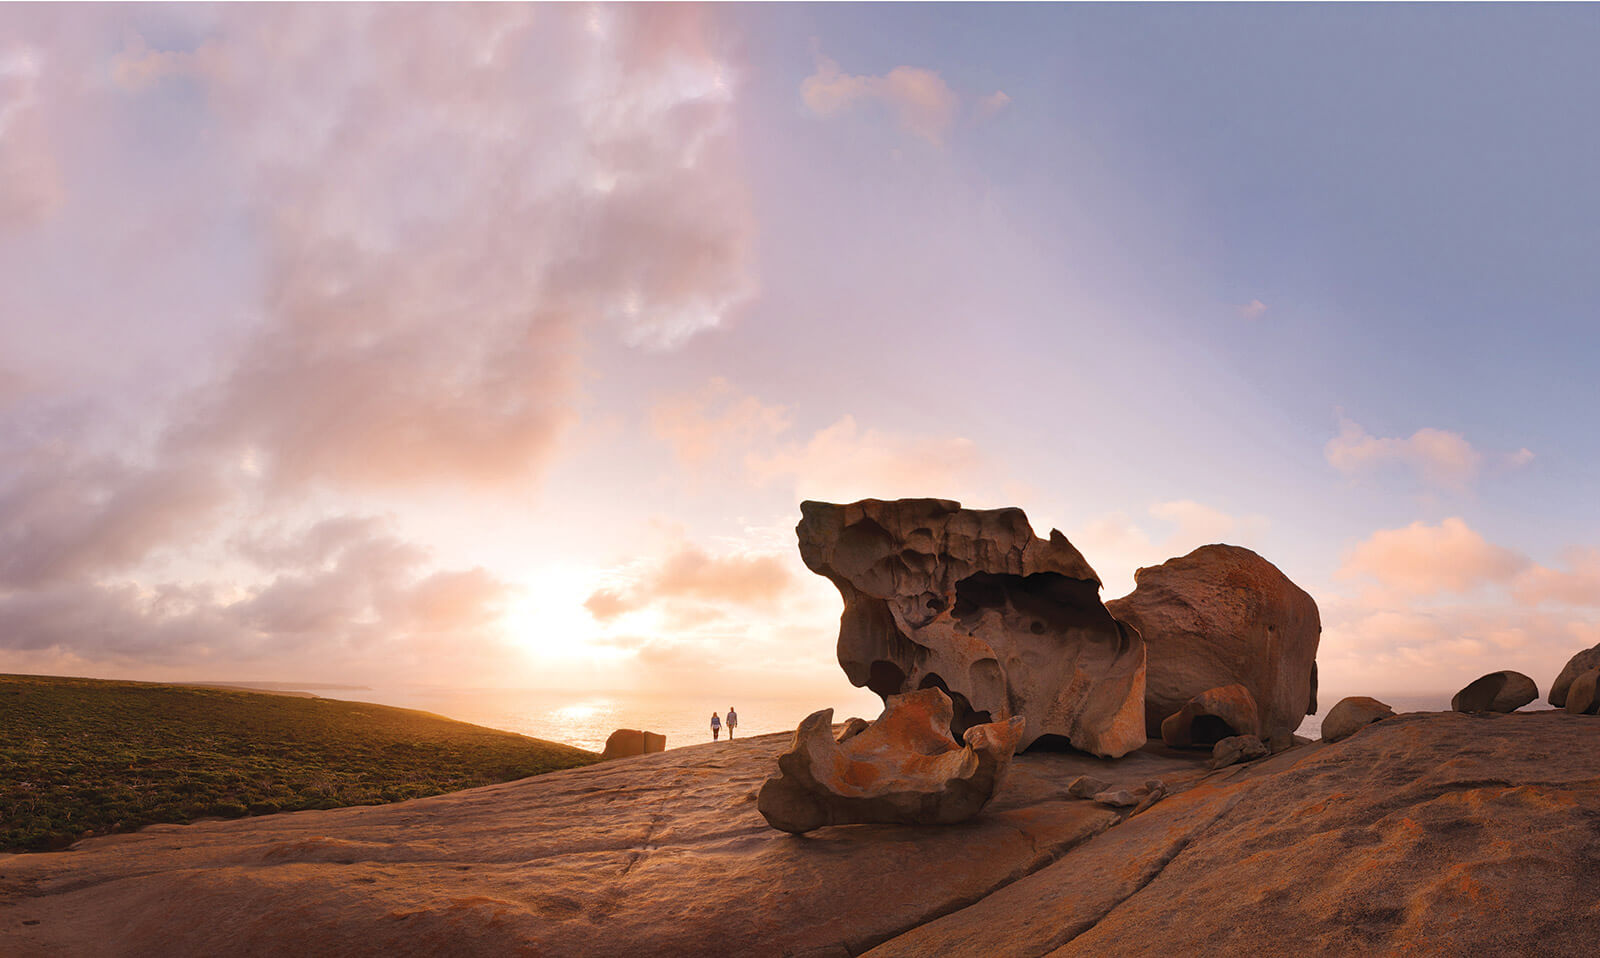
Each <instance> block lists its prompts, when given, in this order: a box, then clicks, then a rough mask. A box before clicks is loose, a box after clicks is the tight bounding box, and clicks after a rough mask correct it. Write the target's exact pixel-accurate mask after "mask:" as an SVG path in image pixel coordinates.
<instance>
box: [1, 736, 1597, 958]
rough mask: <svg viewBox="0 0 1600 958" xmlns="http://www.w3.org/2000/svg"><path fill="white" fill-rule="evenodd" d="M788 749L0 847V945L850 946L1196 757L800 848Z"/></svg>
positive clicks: (1180, 780) (669, 955) (85, 952)
mask: <svg viewBox="0 0 1600 958" xmlns="http://www.w3.org/2000/svg"><path fill="white" fill-rule="evenodd" d="M1569 724H1579V723H1569ZM792 741H793V734H792V733H786V734H783V735H762V736H751V737H749V738H747V739H746V738H740V739H736V740H735V741H734V742H731V743H729V742H716V743H712V742H706V743H704V744H696V745H690V746H684V747H677V748H672V749H670V750H668V751H667V752H665V753H662V754H658V755H645V756H640V757H638V758H632V759H628V760H626V761H620V762H601V763H599V764H597V765H593V766H590V767H588V768H584V769H574V770H571V771H563V772H553V773H550V774H546V775H539V776H536V777H534V778H529V779H524V780H521V781H516V782H507V783H504V784H501V785H492V786H488V787H485V788H478V789H473V790H470V791H463V792H455V793H451V794H448V795H439V796H436V797H433V798H426V799H419V800H416V801H410V802H401V803H397V804H391V805H375V806H363V807H357V808H343V809H336V810H331V811H309V812H296V813H294V814H285V815H268V816H264V817H258V818H246V819H237V820H233V821H218V822H202V823H199V824H196V825H190V826H183V827H177V826H156V827H153V828H148V829H145V830H144V831H141V832H139V833H137V834H130V835H118V836H113V837H108V838H98V839H92V840H90V841H88V842H85V843H82V844H80V845H79V846H78V847H77V848H76V849H75V850H73V851H70V852H62V853H56V854H41V855H10V856H4V858H3V859H0V861H3V862H4V865H3V867H0V955H5V956H7V958H10V956H12V955H17V956H30V958H31V956H35V955H38V956H41V958H49V956H61V958H68V956H70V958H109V956H119V958H128V956H145V955H160V956H162V958H209V956H216V955H337V956H339V958H392V956H395V955H451V956H455V955H461V956H480V955H481V956H491V955H540V956H544V958H588V956H594V955H641V956H651V958H690V956H694V958H703V956H708V955H775V956H776V955H785V954H791V955H799V954H813V955H818V956H822V955H844V954H859V953H861V952H863V951H866V950H867V949H869V948H871V947H872V946H873V945H876V944H878V943H880V942H882V941H885V940H887V939H889V938H892V937H893V936H895V935H898V934H900V933H902V932H904V931H906V930H908V929H911V928H915V927H917V926H918V925H921V924H923V923H925V922H928V921H930V920H932V919H933V918H934V917H936V916H938V915H941V914H944V913H946V912H949V911H951V910H953V909H955V908H958V907H960V906H961V905H962V904H966V903H970V902H974V901H977V900H979V899H981V898H983V897H984V896H985V895H988V894H989V893H991V892H993V891H994V890H996V889H998V888H1000V887H1001V886H1003V885H1005V884H1007V883H1009V882H1011V881H1014V880H1015V879H1016V878H1017V877H1019V876H1021V875H1024V874H1026V873H1028V872H1029V871H1032V870H1034V869H1037V868H1039V867H1041V866H1043V865H1044V864H1046V863H1048V862H1050V861H1053V860H1054V859H1055V858H1057V857H1059V856H1060V855H1063V854H1065V853H1066V851H1067V850H1068V849H1070V848H1074V847H1077V846H1079V845H1081V844H1083V843H1085V842H1087V841H1089V840H1090V839H1092V838H1093V837H1094V836H1095V835H1098V834H1100V833H1102V832H1105V831H1106V830H1107V829H1110V828H1112V827H1113V826H1114V825H1115V824H1116V823H1117V822H1118V821H1120V820H1121V819H1122V818H1124V817H1125V816H1126V815H1127V814H1128V810H1126V809H1112V808H1107V807H1105V806H1102V805H1097V804H1095V803H1093V802H1090V801H1064V800H1063V799H1062V789H1063V787H1064V785H1065V783H1067V782H1070V781H1072V780H1073V779H1074V778H1077V777H1079V776H1081V775H1088V774H1096V775H1100V776H1102V777H1104V778H1106V779H1109V780H1111V781H1113V782H1117V783H1119V784H1118V785H1117V787H1127V785H1128V784H1136V783H1138V782H1141V781H1144V780H1145V779H1150V778H1160V779H1161V780H1162V781H1164V782H1166V783H1167V785H1168V786H1169V787H1171V788H1172V789H1173V791H1175V792H1181V791H1182V790H1183V789H1185V788H1188V787H1190V786H1192V785H1193V784H1194V783H1195V782H1197V781H1199V780H1200V779H1201V777H1202V776H1203V775H1204V774H1205V768H1204V756H1201V755H1185V754H1176V753H1172V752H1169V751H1167V750H1165V749H1161V748H1159V747H1158V746H1153V747H1152V748H1151V749H1149V750H1139V751H1136V752H1133V753H1131V754H1129V755H1127V756H1125V757H1123V758H1121V759H1119V760H1117V761H1115V762H1111V761H1107V760H1104V759H1098V758H1094V757H1092V756H1087V755H1084V754H1082V753H1078V752H1069V751H1060V752H1056V751H1045V750H1039V751H1037V752H1035V753H1029V754H1026V755H1020V756H1017V757H1016V758H1015V759H1014V760H1013V762H1012V766H1011V769H1010V770H1009V771H1008V772H1007V774H1006V779H1005V786H1004V787H1003V788H1002V789H1001V790H1000V793H999V794H998V795H997V796H996V797H995V798H994V800H993V801H991V802H990V803H989V805H988V806H987V807H986V808H985V809H984V811H983V814H982V815H979V816H978V817H977V818H975V819H973V820H971V821H969V822H965V823H963V824H960V825H956V826H952V827H948V828H927V827H920V826H913V825H853V826H848V827H841V828H830V829H824V830H822V831H818V832H814V833H812V834H810V835H806V836H803V837H800V836H794V835H788V834H785V833H783V832H780V831H776V830H774V829H773V828H771V827H770V826H768V825H767V823H766V821H765V820H763V819H762V817H761V815H760V814H759V813H758V812H757V810H756V795H757V792H758V790H759V789H760V787H761V784H762V782H763V781H765V780H766V778H767V777H768V776H769V775H770V774H771V772H772V768H773V765H774V763H775V762H776V761H777V759H778V756H779V755H781V754H783V753H784V752H785V751H787V750H788V748H789V746H790V744H791V743H792ZM575 771H576V772H582V773H584V774H573V772H575ZM1167 801H1171V798H1170V797H1169V798H1168V799H1167ZM1163 804H1165V803H1163ZM30 923H33V924H30Z"/></svg>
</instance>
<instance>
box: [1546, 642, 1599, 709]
mask: <svg viewBox="0 0 1600 958" xmlns="http://www.w3.org/2000/svg"><path fill="white" fill-rule="evenodd" d="M1590 669H1600V645H1597V646H1595V647H1594V648H1592V649H1584V650H1583V651H1582V652H1579V653H1578V654H1577V655H1574V656H1573V657H1572V658H1571V659H1568V660H1567V664H1566V665H1565V666H1563V667H1562V669H1561V674H1560V675H1558V676H1556V680H1555V681H1554V682H1553V683H1551V685H1550V704H1551V705H1554V706H1555V707H1556V708H1561V707H1562V706H1563V705H1566V704H1567V689H1569V688H1571V686H1572V680H1573V679H1576V678H1577V677H1578V676H1580V675H1582V674H1583V673H1585V672H1587V671H1589V670H1590Z"/></svg>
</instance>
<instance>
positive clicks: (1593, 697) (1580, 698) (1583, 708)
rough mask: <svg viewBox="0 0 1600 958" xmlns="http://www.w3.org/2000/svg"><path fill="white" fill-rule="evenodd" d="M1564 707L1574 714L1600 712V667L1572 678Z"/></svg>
mask: <svg viewBox="0 0 1600 958" xmlns="http://www.w3.org/2000/svg"><path fill="white" fill-rule="evenodd" d="M1564 708H1565V709H1566V710H1567V711H1568V712H1569V713H1571V714H1573V715H1593V714H1595V713H1596V712H1600V669H1590V670H1589V671H1587V672H1584V673H1583V674H1581V675H1579V676H1578V677H1577V678H1575V679H1573V680H1572V685H1571V686H1570V687H1569V688H1568V689H1567V696H1566V705H1565V706H1564Z"/></svg>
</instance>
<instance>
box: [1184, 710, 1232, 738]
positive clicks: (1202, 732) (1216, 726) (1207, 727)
mask: <svg viewBox="0 0 1600 958" xmlns="http://www.w3.org/2000/svg"><path fill="white" fill-rule="evenodd" d="M1238 734H1239V733H1238V732H1236V731H1234V728H1233V726H1232V725H1229V724H1228V723H1227V722H1224V721H1223V720H1222V719H1220V718H1217V717H1216V716H1215V715H1196V716H1195V717H1194V721H1193V722H1191V723H1189V741H1191V742H1193V743H1194V744H1196V745H1215V744H1216V743H1218V742H1220V741H1222V740H1223V739H1225V738H1232V737H1233V736H1235V735H1238Z"/></svg>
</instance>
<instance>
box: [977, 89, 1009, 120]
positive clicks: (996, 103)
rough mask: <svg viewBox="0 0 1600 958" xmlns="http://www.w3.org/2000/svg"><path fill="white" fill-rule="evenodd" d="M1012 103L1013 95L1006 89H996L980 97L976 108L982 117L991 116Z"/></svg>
mask: <svg viewBox="0 0 1600 958" xmlns="http://www.w3.org/2000/svg"><path fill="white" fill-rule="evenodd" d="M1010 105H1011V97H1010V96H1008V95H1007V94H1006V92H1005V91H1004V90H996V91H994V92H993V93H991V94H989V95H988V96H981V97H979V98H978V102H977V104H976V109H977V111H978V115H979V116H980V117H985V118H987V117H991V116H994V115H995V114H996V113H999V112H1000V111H1001V110H1004V109H1005V108H1006V107H1008V106H1010Z"/></svg>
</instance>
